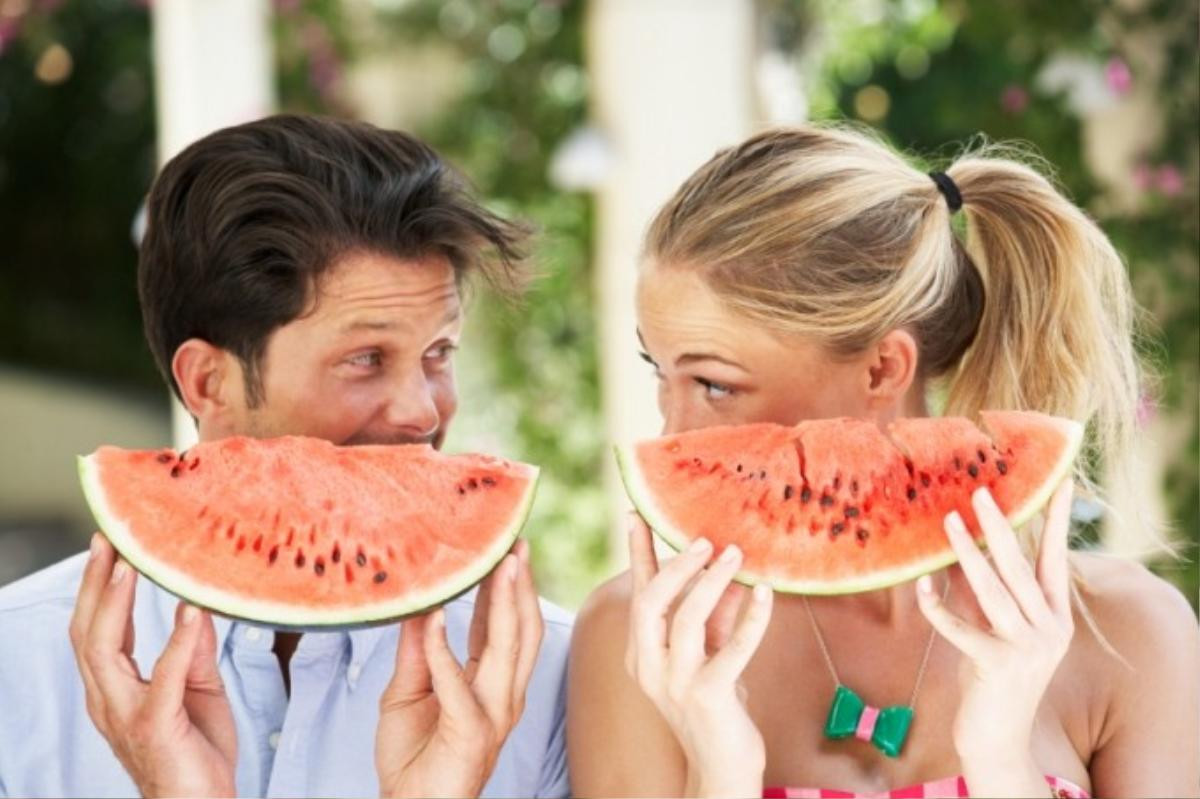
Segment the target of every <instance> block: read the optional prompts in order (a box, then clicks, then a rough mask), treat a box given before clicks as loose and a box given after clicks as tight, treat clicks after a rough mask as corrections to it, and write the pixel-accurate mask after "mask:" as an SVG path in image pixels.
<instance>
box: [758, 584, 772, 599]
mask: <svg viewBox="0 0 1200 799" xmlns="http://www.w3.org/2000/svg"><path fill="white" fill-rule="evenodd" d="M770 597H771V589H770V587H768V586H767V584H766V583H759V584H758V585H756V586H754V601H755V602H766V601H767V600H768V599H770Z"/></svg>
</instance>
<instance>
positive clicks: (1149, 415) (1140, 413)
mask: <svg viewBox="0 0 1200 799" xmlns="http://www.w3.org/2000/svg"><path fill="white" fill-rule="evenodd" d="M1157 415H1158V403H1157V402H1155V401H1154V397H1151V396H1150V395H1149V394H1143V395H1142V396H1141V397H1140V398H1139V399H1138V404H1137V411H1136V413H1135V417H1134V418H1135V419H1136V421H1137V426H1138V427H1139V428H1140V429H1142V430H1145V429H1146V427H1147V426H1148V425H1149V424H1150V423H1151V422H1153V421H1154V417H1155V416H1157Z"/></svg>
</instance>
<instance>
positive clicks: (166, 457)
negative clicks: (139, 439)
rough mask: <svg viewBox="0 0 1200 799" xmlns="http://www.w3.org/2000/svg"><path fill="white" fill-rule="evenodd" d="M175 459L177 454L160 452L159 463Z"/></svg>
mask: <svg viewBox="0 0 1200 799" xmlns="http://www.w3.org/2000/svg"><path fill="white" fill-rule="evenodd" d="M173 460H175V456H174V455H172V454H171V453H169V452H160V453H159V454H158V462H159V463H170V462H171V461H173Z"/></svg>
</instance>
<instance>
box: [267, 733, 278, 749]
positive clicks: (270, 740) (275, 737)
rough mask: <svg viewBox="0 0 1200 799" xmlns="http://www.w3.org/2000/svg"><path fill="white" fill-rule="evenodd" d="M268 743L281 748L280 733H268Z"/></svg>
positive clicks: (272, 746)
mask: <svg viewBox="0 0 1200 799" xmlns="http://www.w3.org/2000/svg"><path fill="white" fill-rule="evenodd" d="M267 745H269V746H270V747H271V748H272V749H278V748H279V733H277V732H273V733H271V734H270V735H268V736H267Z"/></svg>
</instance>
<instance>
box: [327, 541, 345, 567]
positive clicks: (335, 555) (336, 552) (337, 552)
mask: <svg viewBox="0 0 1200 799" xmlns="http://www.w3.org/2000/svg"><path fill="white" fill-rule="evenodd" d="M329 559H330V560H332V561H333V562H334V563H337V562H338V561H339V560H341V559H342V550H341V548H339V547H338V545H337V544H334V545H333V552H331V553H330V554H329Z"/></svg>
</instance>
